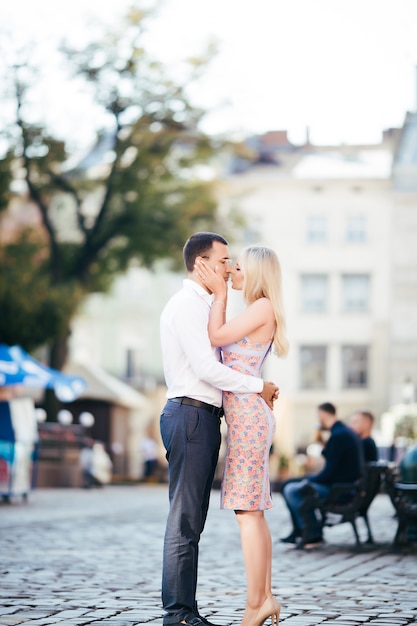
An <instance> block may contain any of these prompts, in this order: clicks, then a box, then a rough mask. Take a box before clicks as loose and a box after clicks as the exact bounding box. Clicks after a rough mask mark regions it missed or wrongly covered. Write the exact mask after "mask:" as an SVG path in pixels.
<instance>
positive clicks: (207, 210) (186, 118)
mask: <svg viewBox="0 0 417 626" xmlns="http://www.w3.org/2000/svg"><path fill="white" fill-rule="evenodd" d="M146 18H147V16H146V15H145V14H143V13H141V12H139V11H132V12H131V13H130V14H129V15H128V16H127V18H126V22H125V24H124V25H123V26H122V29H121V31H120V32H119V33H110V34H107V35H106V36H105V37H104V39H103V41H99V42H94V43H91V44H90V45H88V46H87V47H85V48H84V49H74V48H71V47H70V46H69V45H63V46H62V50H61V52H62V53H63V54H64V55H65V56H66V58H67V60H68V62H70V64H71V66H72V68H73V73H74V76H75V77H77V78H78V79H79V78H80V77H81V78H82V79H83V80H84V81H86V83H87V84H88V85H89V87H90V89H91V94H92V99H93V101H94V102H95V103H96V105H98V106H99V107H101V110H102V111H103V112H104V113H105V116H106V117H105V118H103V119H105V124H104V125H103V126H102V127H101V128H99V129H98V133H97V143H96V146H95V147H94V149H93V150H92V151H91V152H90V154H89V155H88V157H87V158H86V159H84V160H82V161H81V162H79V163H78V164H76V165H75V166H72V167H69V163H70V160H69V157H70V156H71V155H70V154H69V153H68V151H67V147H66V144H65V142H64V141H62V140H61V139H59V138H57V137H54V136H52V134H51V133H50V132H48V129H47V128H46V127H45V126H44V125H42V124H40V123H34V122H33V121H32V120H30V118H29V116H28V107H27V99H28V95H29V94H30V89H31V86H30V80H31V78H30V74H29V69H30V66H29V64H27V63H17V64H15V66H14V74H13V96H14V100H15V104H16V106H15V121H14V126H13V129H12V131H9V132H8V136H7V145H8V148H7V150H6V152H5V154H4V156H3V158H2V159H1V160H0V209H1V208H2V207H3V208H4V206H5V205H6V203H7V200H8V194H9V182H10V179H11V177H13V179H14V180H15V181H16V179H19V178H20V182H22V181H23V182H24V183H25V186H26V193H27V198H28V201H30V202H31V203H33V204H34V205H35V206H36V208H37V210H38V211H39V214H40V216H41V223H42V229H41V231H42V232H41V233H38V234H37V235H36V237H34V236H33V234H32V235H28V233H27V232H24V233H22V234H16V236H15V238H14V241H13V242H11V243H9V244H8V246H5V245H3V248H2V251H1V256H0V260H1V262H2V267H3V277H4V278H5V280H4V281H3V288H2V289H0V307H1V310H2V311H6V310H7V311H8V314H7V316H3V315H2V316H0V320H1V321H0V338H3V340H4V338H5V337H7V339H8V342H9V343H10V342H11V343H13V341H12V339H13V337H16V339H17V340H18V341H19V343H22V344H23V346H24V347H25V348H27V349H30V348H33V347H36V346H37V345H41V344H45V342H49V345H50V365H52V366H53V367H55V368H58V369H60V368H61V367H62V365H63V363H64V361H65V358H66V345H67V337H68V333H69V328H70V321H71V318H72V317H73V315H74V312H75V311H76V308H77V306H78V305H79V303H80V301H81V300H82V297H83V296H85V295H86V294H88V293H91V292H94V291H103V290H106V289H108V287H109V286H110V284H111V282H112V280H113V279H114V277H115V276H116V275H117V274H118V273H120V272H122V271H123V270H125V269H126V268H127V266H128V264H129V263H130V261H131V260H132V259H133V258H136V259H138V260H139V261H140V262H141V263H142V264H144V265H145V266H151V265H152V263H153V262H154V261H155V260H156V259H158V258H173V259H178V255H179V252H180V250H181V248H182V245H183V243H184V240H185V239H186V237H187V236H188V235H189V233H190V232H191V231H193V230H202V229H210V230H211V229H215V228H221V230H222V231H224V230H225V229H224V225H221V226H220V225H219V224H218V223H217V217H216V202H215V199H214V194H213V188H212V184H211V183H210V184H209V183H205V182H203V181H201V180H199V179H198V177H197V176H196V167H197V166H198V165H199V164H202V163H205V162H207V161H208V160H209V159H210V158H211V157H212V155H213V151H214V149H215V148H216V146H214V145H213V142H212V140H210V139H209V138H208V137H207V136H205V135H204V134H203V133H201V132H200V131H199V122H200V120H201V118H202V115H203V111H201V110H198V109H196V108H195V107H193V106H192V105H191V104H190V102H189V100H188V98H187V95H186V89H185V85H186V83H182V84H177V83H175V82H174V81H173V80H171V79H170V78H168V77H167V76H166V75H165V72H164V68H163V67H162V66H161V65H160V64H159V63H157V62H154V61H153V60H152V59H150V58H149V57H148V55H147V54H146V51H145V49H144V48H143V47H142V46H141V41H142V37H143V32H144V25H145V23H146ZM190 67H191V70H192V72H191V74H192V76H193V77H198V76H199V74H200V72H201V70H202V68H203V67H204V64H202V63H201V62H200V61H195V60H194V61H193V62H192V63H191V66H190ZM3 139H4V137H3ZM12 258H13V259H15V261H16V264H15V266H14V267H15V268H17V267H23V266H24V265H25V259H27V265H26V266H25V271H24V272H20V273H19V272H18V271H15V270H14V269H13V263H11V259H12ZM6 283H7V285H8V287H5V285H6ZM11 285H13V289H11V288H10V287H11ZM63 303H64V304H65V305H66V306H63ZM17 319H19V320H20V322H19V324H20V328H21V329H22V330H21V332H18V330H17V328H16V324H13V320H17ZM41 320H43V321H44V322H45V323H40V321H41ZM46 320H49V321H48V322H47V321H46ZM35 327H36V328H37V331H39V332H32V333H29V335H30V336H28V335H27V334H26V333H25V332H24V331H23V328H32V329H35ZM12 329H14V330H12ZM16 342H17V341H16Z"/></svg>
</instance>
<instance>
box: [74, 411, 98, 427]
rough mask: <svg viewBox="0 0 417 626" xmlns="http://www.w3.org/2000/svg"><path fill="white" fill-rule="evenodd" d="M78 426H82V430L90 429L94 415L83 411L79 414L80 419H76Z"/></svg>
mask: <svg viewBox="0 0 417 626" xmlns="http://www.w3.org/2000/svg"><path fill="white" fill-rule="evenodd" d="M78 419H79V421H80V424H81V425H82V426H84V428H91V427H92V426H93V425H94V421H95V420H94V415H93V414H92V413H90V412H89V411H83V413H80V417H79V418H78Z"/></svg>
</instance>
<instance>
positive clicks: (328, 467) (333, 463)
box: [309, 435, 343, 485]
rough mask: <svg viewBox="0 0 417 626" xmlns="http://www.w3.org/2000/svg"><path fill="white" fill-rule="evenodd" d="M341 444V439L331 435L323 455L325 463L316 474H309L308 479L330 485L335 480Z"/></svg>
mask: <svg viewBox="0 0 417 626" xmlns="http://www.w3.org/2000/svg"><path fill="white" fill-rule="evenodd" d="M342 446H343V440H341V438H338V437H337V435H333V436H332V437H331V438H330V439H329V441H328V442H327V444H326V448H325V450H324V457H325V459H326V463H325V465H324V467H323V469H322V470H321V472H319V473H318V474H314V475H312V476H309V480H312V481H315V482H317V483H321V484H323V485H331V484H332V483H334V482H335V476H337V475H338V470H339V465H340V463H341V462H342V461H341V459H342V458H343V455H342V453H341V452H342Z"/></svg>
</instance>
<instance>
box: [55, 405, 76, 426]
mask: <svg viewBox="0 0 417 626" xmlns="http://www.w3.org/2000/svg"><path fill="white" fill-rule="evenodd" d="M57 417H58V422H59V423H60V424H62V426H69V425H70V424H72V413H71V411H68V409H61V410H60V411H58V415H57Z"/></svg>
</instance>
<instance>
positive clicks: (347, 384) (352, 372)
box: [342, 346, 368, 389]
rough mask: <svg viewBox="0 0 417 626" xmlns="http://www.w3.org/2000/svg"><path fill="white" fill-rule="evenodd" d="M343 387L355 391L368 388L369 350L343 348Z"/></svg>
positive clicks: (364, 347)
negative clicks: (355, 389)
mask: <svg viewBox="0 0 417 626" xmlns="http://www.w3.org/2000/svg"><path fill="white" fill-rule="evenodd" d="M342 386H343V388H344V389H353V388H358V387H367V386H368V348H367V347H366V346H343V347H342Z"/></svg>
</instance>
